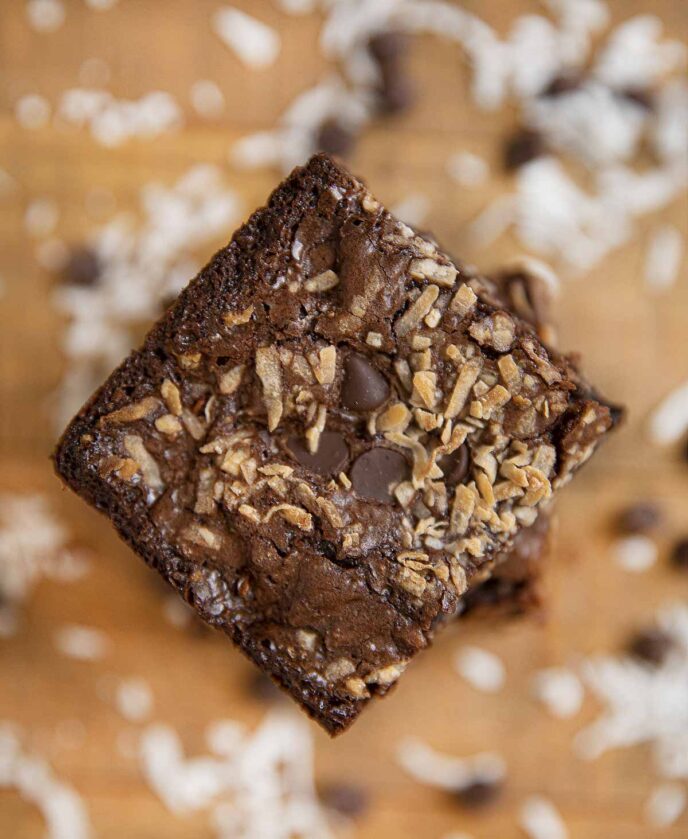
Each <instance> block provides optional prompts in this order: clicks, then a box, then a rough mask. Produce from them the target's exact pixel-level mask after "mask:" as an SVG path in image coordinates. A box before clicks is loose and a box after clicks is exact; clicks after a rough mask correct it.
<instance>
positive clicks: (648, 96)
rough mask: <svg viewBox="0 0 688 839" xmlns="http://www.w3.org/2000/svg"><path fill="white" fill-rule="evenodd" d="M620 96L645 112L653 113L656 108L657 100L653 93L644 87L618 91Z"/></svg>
mask: <svg viewBox="0 0 688 839" xmlns="http://www.w3.org/2000/svg"><path fill="white" fill-rule="evenodd" d="M617 93H618V95H619V96H621V97H622V98H623V99H627V100H628V101H629V102H633V104H634V105H638V106H639V107H640V108H642V109H643V110H644V111H653V110H654V107H655V100H654V97H653V95H652V91H650V90H648V89H647V88H644V87H625V88H623V89H622V90H619V91H617Z"/></svg>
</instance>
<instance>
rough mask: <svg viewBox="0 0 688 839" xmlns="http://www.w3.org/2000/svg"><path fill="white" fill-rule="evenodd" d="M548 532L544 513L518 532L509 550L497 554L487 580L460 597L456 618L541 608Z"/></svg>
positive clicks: (506, 614) (515, 613)
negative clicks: (496, 560) (495, 561)
mask: <svg viewBox="0 0 688 839" xmlns="http://www.w3.org/2000/svg"><path fill="white" fill-rule="evenodd" d="M549 532H550V519H549V515H548V514H547V513H544V512H543V513H541V514H540V515H539V516H538V517H537V519H536V520H535V523H534V524H532V525H531V526H530V527H525V528H523V530H521V531H519V533H518V534H517V535H516V537H515V538H514V540H513V544H512V545H511V547H510V548H509V549H507V550H505V551H503V552H502V553H501V554H500V560H499V563H498V564H497V565H496V566H495V568H494V570H493V572H492V575H491V576H490V578H489V579H488V580H486V581H485V582H484V583H483V584H482V585H480V586H476V587H475V588H473V589H471V590H470V591H468V592H466V594H465V595H464V596H463V597H462V598H461V601H462V602H461V606H460V610H459V617H461V618H463V617H464V616H467V615H470V616H476V617H480V618H487V619H490V620H495V619H498V618H512V617H518V616H521V615H524V614H529V613H532V612H535V613H537V611H538V610H540V609H541V607H542V595H541V591H540V581H541V578H542V573H543V565H544V562H545V557H546V554H547V547H548V541H549Z"/></svg>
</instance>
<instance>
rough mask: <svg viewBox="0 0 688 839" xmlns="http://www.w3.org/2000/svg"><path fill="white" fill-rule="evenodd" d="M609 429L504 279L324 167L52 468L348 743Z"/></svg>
mask: <svg viewBox="0 0 688 839" xmlns="http://www.w3.org/2000/svg"><path fill="white" fill-rule="evenodd" d="M613 422H614V418H613V416H612V412H610V409H609V407H608V406H607V405H606V404H604V403H603V402H602V401H601V400H600V399H599V398H597V397H596V396H594V395H593V394H592V392H591V391H590V389H589V388H588V387H587V386H586V385H585V384H584V383H583V382H582V381H581V379H580V378H579V375H578V373H577V372H576V370H575V368H574V367H573V365H572V363H571V362H570V361H569V360H567V359H566V358H565V357H563V356H561V355H559V354H558V353H556V352H554V351H552V350H548V349H547V348H546V347H545V346H543V344H542V343H541V342H540V340H539V339H538V337H537V336H536V334H535V332H534V330H533V329H532V327H531V326H529V325H528V323H527V322H526V321H524V320H523V319H521V318H519V317H518V316H517V315H516V314H515V313H511V312H510V311H508V310H507V309H505V308H504V303H503V300H502V298H501V297H500V295H499V290H498V288H497V286H496V285H494V284H492V283H490V282H488V281H486V280H482V279H481V278H479V277H477V276H475V275H473V274H471V273H469V272H467V271H465V270H463V269H462V268H461V267H460V266H458V265H455V264H454V263H452V262H451V261H450V260H449V258H448V257H446V256H445V255H444V254H442V253H440V252H438V250H437V249H436V246H435V245H434V244H433V243H432V242H430V241H428V240H427V239H424V238H422V237H420V236H418V235H416V234H415V233H414V231H413V230H411V229H410V228H409V227H407V226H406V225H404V224H402V223H400V222H399V221H397V220H396V219H395V218H394V217H393V216H391V215H390V214H389V213H388V212H386V211H385V209H384V208H383V207H382V206H381V205H380V204H379V203H378V202H376V201H375V200H374V199H373V198H372V197H371V195H370V194H369V193H368V192H367V190H366V189H365V187H364V186H363V185H362V184H361V183H360V182H359V181H357V180H355V179H354V178H353V177H351V176H350V175H349V174H348V173H347V172H346V171H345V170H343V169H342V168H341V167H340V166H338V165H337V164H335V163H334V162H333V161H332V160H330V159H329V158H327V157H325V156H322V155H319V156H316V157H314V158H313V159H312V160H311V161H310V162H309V163H308V165H307V166H305V167H304V168H301V169H297V170H296V171H295V172H294V173H293V174H292V175H291V176H290V177H289V178H288V179H287V180H286V181H285V182H284V183H283V184H282V185H281V186H280V187H279V188H278V189H277V190H276V191H275V193H274V194H273V195H272V197H271V198H270V201H269V203H268V205H267V207H266V208H264V209H262V210H259V211H258V212H256V213H255V214H254V215H253V216H252V217H251V219H250V220H249V221H248V222H247V223H246V224H245V225H244V226H243V227H242V228H241V229H240V230H239V231H238V232H237V233H236V235H235V236H234V238H233V240H232V242H231V244H230V245H229V246H228V247H226V248H224V249H223V250H221V251H220V252H219V253H218V254H217V255H216V256H215V257H214V258H213V260H212V261H211V262H210V264H209V265H208V266H207V267H206V268H205V269H204V270H203V271H202V272H201V273H200V275H199V276H198V277H197V278H196V279H195V280H194V281H193V282H192V283H191V284H190V285H189V286H188V287H187V289H186V290H185V291H184V292H183V293H182V294H181V296H180V298H179V300H178V301H177V303H176V304H175V305H174V306H173V307H172V308H171V309H170V310H169V311H168V312H167V313H166V314H165V316H164V317H163V318H162V319H161V320H160V321H159V323H158V324H157V325H156V326H155V327H154V328H153V330H152V331H151V332H150V333H149V335H148V336H147V338H146V341H145V343H144V345H143V347H142V348H141V349H140V350H138V351H136V352H134V353H132V355H131V356H130V357H129V358H128V359H127V360H126V361H125V362H124V363H123V364H122V366H121V367H119V368H118V369H117V370H116V371H115V372H114V373H113V374H112V376H111V377H110V378H109V379H108V381H107V382H106V383H105V385H104V386H103V387H102V388H101V389H100V391H98V392H97V393H96V394H95V395H94V397H93V398H92V399H91V401H90V402H89V403H88V404H87V405H86V406H85V407H84V408H83V409H82V411H81V412H80V413H79V415H78V416H77V417H76V418H75V419H74V420H73V421H72V423H71V424H70V426H69V428H68V429H67V431H66V433H65V435H64V437H63V439H62V441H61V442H60V444H59V447H58V450H57V453H56V464H57V469H58V471H59V473H60V474H61V476H62V477H63V478H64V480H65V481H66V482H67V483H68V484H69V485H70V486H72V487H73V488H74V489H75V490H76V491H77V492H78V493H80V494H81V495H82V496H83V497H84V498H86V499H87V500H88V501H89V502H90V503H92V504H93V505H94V506H96V507H97V508H98V509H100V510H103V511H104V512H105V513H107V515H108V516H109V517H110V518H111V519H112V521H113V523H114V524H115V526H116V527H117V529H118V530H119V532H120V533H121V534H122V536H123V537H124V538H125V539H126V540H127V541H128V542H129V543H130V544H131V545H132V546H133V547H134V549H135V550H136V551H137V552H138V553H139V554H141V556H142V557H143V558H144V559H145V560H146V561H147V562H148V563H149V564H150V565H152V566H154V567H155V568H157V569H158V570H159V571H160V572H161V573H162V574H163V575H164V576H165V577H166V578H167V579H168V580H169V581H170V582H171V583H172V584H173V585H174V586H175V587H176V588H177V589H178V590H179V591H180V592H181V593H182V594H183V596H184V597H185V598H186V599H187V600H188V601H189V602H190V603H191V604H192V605H193V606H194V607H195V609H196V610H197V611H198V613H199V614H200V615H201V616H202V617H203V618H204V619H205V620H206V621H207V622H209V623H210V624H213V625H215V626H217V627H220V628H222V629H224V630H225V631H226V632H227V633H228V634H229V635H230V636H231V637H232V638H233V639H234V641H235V642H236V643H237V644H238V645H239V646H240V647H241V648H242V649H243V650H244V652H245V653H247V654H248V655H249V656H250V657H251V658H252V659H254V660H255V661H256V662H257V663H258V664H259V665H260V666H261V667H263V668H264V669H265V670H266V671H267V672H268V673H269V674H270V675H272V676H273V678H275V679H276V680H277V681H278V682H279V683H280V684H282V685H283V686H284V687H285V688H286V689H287V690H288V691H289V692H290V693H291V694H292V695H293V696H294V697H295V698H296V699H297V700H298V701H300V702H301V703H302V704H303V705H304V706H305V707H306V708H307V709H308V710H309V712H310V713H311V714H312V715H313V716H314V717H315V718H316V719H317V720H318V721H319V722H320V723H321V724H322V725H324V726H325V727H326V728H327V729H328V730H329V731H331V732H336V731H338V730H341V729H343V728H344V727H346V726H347V725H348V724H349V723H350V722H351V721H352V720H353V719H354V718H355V717H356V715H357V714H358V713H359V712H360V710H361V709H362V708H363V706H364V705H365V704H366V703H367V702H368V700H369V699H370V698H371V696H373V695H375V694H382V693H385V692H386V691H387V690H388V689H389V688H390V687H391V686H392V685H393V684H394V682H395V681H396V680H397V678H398V677H399V675H400V674H401V672H402V671H403V670H404V668H405V667H406V666H407V664H408V662H409V660H410V659H411V658H412V657H413V656H414V655H415V654H416V653H417V652H418V651H419V650H421V649H422V648H424V647H426V646H427V645H428V643H429V641H430V639H431V637H432V632H433V628H434V626H435V625H436V624H438V623H439V622H441V621H442V620H443V619H444V618H445V617H446V616H447V615H450V614H452V613H453V612H455V611H456V610H457V607H458V604H459V598H460V597H461V596H462V595H464V594H465V593H466V592H467V591H468V590H469V589H470V588H471V587H472V586H473V585H477V584H478V583H481V582H484V580H485V579H487V578H488V577H489V575H490V572H491V569H492V567H493V566H494V564H495V561H496V560H497V559H498V555H499V552H500V551H502V550H504V549H506V548H508V547H509V546H510V544H511V541H512V539H513V538H514V536H515V534H516V533H517V532H518V531H519V530H520V529H521V528H524V527H528V526H530V525H531V524H533V522H534V521H535V519H536V517H537V515H538V511H539V508H540V505H543V504H545V503H546V502H547V501H548V500H549V499H550V497H551V495H552V493H553V492H554V491H555V490H557V489H558V488H559V487H561V486H562V485H563V484H565V483H566V481H568V479H569V478H570V477H571V475H572V473H573V472H574V471H575V470H576V469H577V468H578V467H579V466H580V465H581V464H582V463H583V462H584V461H585V460H587V459H588V457H589V456H590V455H591V454H592V452H593V450H594V449H595V447H596V445H597V443H598V442H599V440H600V438H601V437H603V436H604V434H605V432H607V431H608V430H609V429H610V427H611V426H612V425H613Z"/></svg>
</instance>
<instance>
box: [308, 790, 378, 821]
mask: <svg viewBox="0 0 688 839" xmlns="http://www.w3.org/2000/svg"><path fill="white" fill-rule="evenodd" d="M320 799H321V800H322V802H323V804H324V805H325V806H326V807H329V808H330V810H336V811H337V812H338V813H341V814H342V815H343V816H347V817H348V818H350V819H356V818H359V817H360V816H362V815H363V813H365V811H366V810H367V809H368V807H369V806H370V797H369V796H368V793H367V792H366V791H365V789H364V788H363V787H361V786H358V784H348V783H333V784H326V785H325V786H324V787H323V788H322V789H321V790H320Z"/></svg>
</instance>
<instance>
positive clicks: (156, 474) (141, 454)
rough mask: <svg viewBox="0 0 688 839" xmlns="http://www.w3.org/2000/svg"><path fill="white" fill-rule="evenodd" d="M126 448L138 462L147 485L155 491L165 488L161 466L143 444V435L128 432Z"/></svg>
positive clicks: (125, 440) (125, 439)
mask: <svg viewBox="0 0 688 839" xmlns="http://www.w3.org/2000/svg"><path fill="white" fill-rule="evenodd" d="M124 448H125V449H126V452H127V454H128V455H130V456H131V457H132V458H133V459H134V460H135V461H136V463H138V466H139V470H140V472H141V477H142V478H143V481H144V483H145V484H146V486H147V487H148V488H149V489H151V490H154V491H155V492H160V491H161V490H163V489H164V487H165V484H164V483H163V480H162V477H161V475H160V468H159V467H158V464H157V463H156V461H155V458H154V457H153V455H151V453H150V452H149V451H148V449H147V448H146V447H145V445H144V444H143V440H142V439H141V437H139V436H138V435H136V434H127V435H126V436H125V438H124Z"/></svg>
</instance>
